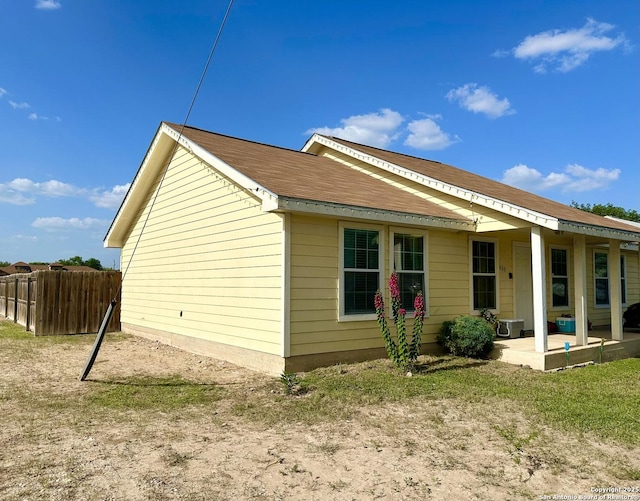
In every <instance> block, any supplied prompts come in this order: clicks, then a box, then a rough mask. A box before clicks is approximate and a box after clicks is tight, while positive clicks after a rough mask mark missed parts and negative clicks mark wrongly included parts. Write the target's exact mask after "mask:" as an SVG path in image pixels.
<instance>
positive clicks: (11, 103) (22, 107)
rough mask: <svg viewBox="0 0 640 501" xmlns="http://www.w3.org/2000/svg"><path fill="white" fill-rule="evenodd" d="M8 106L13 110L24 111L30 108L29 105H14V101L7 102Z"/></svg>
mask: <svg viewBox="0 0 640 501" xmlns="http://www.w3.org/2000/svg"><path fill="white" fill-rule="evenodd" d="M9 106H11V107H12V108H13V109H14V110H26V109H27V108H31V106H29V103H16V102H15V101H9Z"/></svg>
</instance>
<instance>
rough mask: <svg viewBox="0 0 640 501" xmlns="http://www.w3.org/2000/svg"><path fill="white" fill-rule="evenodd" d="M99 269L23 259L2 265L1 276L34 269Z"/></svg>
mask: <svg viewBox="0 0 640 501" xmlns="http://www.w3.org/2000/svg"><path fill="white" fill-rule="evenodd" d="M44 270H53V271H97V270H95V269H94V268H90V267H89V266H64V265H62V264H60V263H51V264H27V263H25V262H23V261H18V262H17V263H13V264H10V265H9V266H2V267H0V277H4V276H7V275H15V274H16V273H31V272H33V271H44Z"/></svg>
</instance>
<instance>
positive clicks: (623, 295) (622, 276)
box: [620, 256, 627, 305]
mask: <svg viewBox="0 0 640 501" xmlns="http://www.w3.org/2000/svg"><path fill="white" fill-rule="evenodd" d="M625 264H626V263H625V260H624V256H620V282H621V283H620V285H621V287H622V290H621V291H620V297H621V298H622V304H623V305H626V304H627V277H626V276H625V275H626V272H625Z"/></svg>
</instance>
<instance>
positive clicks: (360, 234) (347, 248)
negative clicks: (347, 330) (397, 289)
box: [340, 223, 382, 320]
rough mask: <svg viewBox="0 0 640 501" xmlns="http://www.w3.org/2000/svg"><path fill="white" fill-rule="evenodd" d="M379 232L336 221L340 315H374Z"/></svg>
mask: <svg viewBox="0 0 640 501" xmlns="http://www.w3.org/2000/svg"><path fill="white" fill-rule="evenodd" d="M381 238H382V231H381V230H380V229H379V228H375V227H368V226H362V227H361V226H359V225H349V224H346V223H342V224H340V252H341V256H340V257H341V268H342V269H341V279H340V318H341V320H356V319H360V318H362V319H364V318H375V312H376V309H375V306H374V298H375V295H376V291H377V290H378V288H380V284H381V281H380V276H381V271H382V241H381Z"/></svg>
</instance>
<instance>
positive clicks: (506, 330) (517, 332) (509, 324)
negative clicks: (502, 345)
mask: <svg viewBox="0 0 640 501" xmlns="http://www.w3.org/2000/svg"><path fill="white" fill-rule="evenodd" d="M523 331H524V319H522V318H501V319H500V323H499V324H498V328H497V329H496V335H497V336H498V337H508V338H511V339H514V338H517V337H522V333H523Z"/></svg>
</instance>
